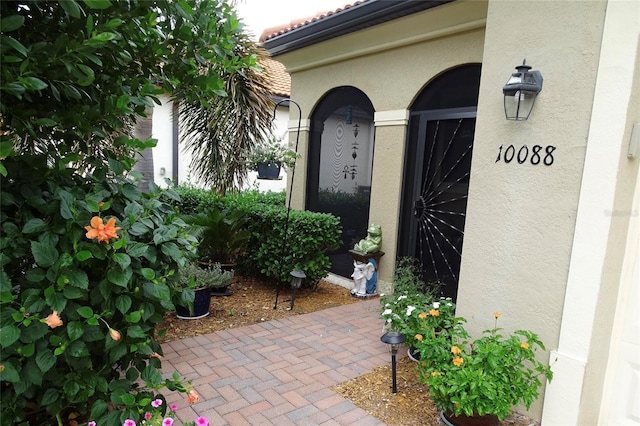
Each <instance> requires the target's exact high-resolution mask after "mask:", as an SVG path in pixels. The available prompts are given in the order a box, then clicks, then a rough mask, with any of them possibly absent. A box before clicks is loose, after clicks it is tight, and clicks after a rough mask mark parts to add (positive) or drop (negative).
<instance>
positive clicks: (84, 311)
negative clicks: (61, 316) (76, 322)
mask: <svg viewBox="0 0 640 426" xmlns="http://www.w3.org/2000/svg"><path fill="white" fill-rule="evenodd" d="M76 312H77V313H78V315H80V316H81V317H82V318H91V317H92V316H93V309H91V308H90V307H89V306H81V307H79V308H78V309H76Z"/></svg>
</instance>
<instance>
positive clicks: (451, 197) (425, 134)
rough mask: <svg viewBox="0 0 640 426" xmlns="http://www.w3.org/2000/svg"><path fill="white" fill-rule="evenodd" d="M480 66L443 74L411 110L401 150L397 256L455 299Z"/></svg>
mask: <svg viewBox="0 0 640 426" xmlns="http://www.w3.org/2000/svg"><path fill="white" fill-rule="evenodd" d="M480 70H481V66H480V64H469V65H462V66H459V67H456V68H454V69H451V70H448V71H446V72H444V73H443V74H441V75H440V76H438V77H436V78H435V79H434V80H433V81H432V82H431V83H429V84H428V85H427V87H425V89H423V91H422V92H421V93H420V95H419V96H418V97H417V99H416V101H415V102H414V104H413V106H412V107H411V113H410V119H409V127H408V132H407V145H406V146H407V148H406V152H405V163H404V180H403V190H402V208H401V214H400V234H399V238H398V256H399V257H402V256H408V257H414V258H416V259H418V260H419V261H420V262H421V263H422V270H423V278H424V279H425V280H426V281H431V282H433V281H438V282H440V283H441V285H442V295H443V296H446V297H451V298H453V299H454V300H455V298H456V294H457V290H458V279H459V273H460V260H461V255H462V243H463V237H464V223H465V216H466V208H467V192H468V189H469V177H470V173H471V153H472V149H473V137H474V132H475V122H476V110H477V105H478V92H479V88H480Z"/></svg>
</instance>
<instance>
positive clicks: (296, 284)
mask: <svg viewBox="0 0 640 426" xmlns="http://www.w3.org/2000/svg"><path fill="white" fill-rule="evenodd" d="M290 275H291V288H295V289H299V288H300V286H302V280H303V279H305V278H307V276H306V275H305V274H304V272H302V271H300V270H295V271H291V274H290Z"/></svg>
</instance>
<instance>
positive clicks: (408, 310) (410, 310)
mask: <svg viewBox="0 0 640 426" xmlns="http://www.w3.org/2000/svg"><path fill="white" fill-rule="evenodd" d="M415 309H416V307H415V306H407V316H409V315H411V312H413V311H414V310H415Z"/></svg>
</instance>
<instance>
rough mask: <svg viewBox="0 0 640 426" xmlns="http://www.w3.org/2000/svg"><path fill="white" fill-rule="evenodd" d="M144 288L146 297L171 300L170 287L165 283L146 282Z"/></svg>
mask: <svg viewBox="0 0 640 426" xmlns="http://www.w3.org/2000/svg"><path fill="white" fill-rule="evenodd" d="M142 288H143V291H144V295H145V296H146V297H151V298H154V299H157V300H170V298H171V293H170V292H169V287H167V286H166V285H165V284H153V283H144V284H143V286H142Z"/></svg>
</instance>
